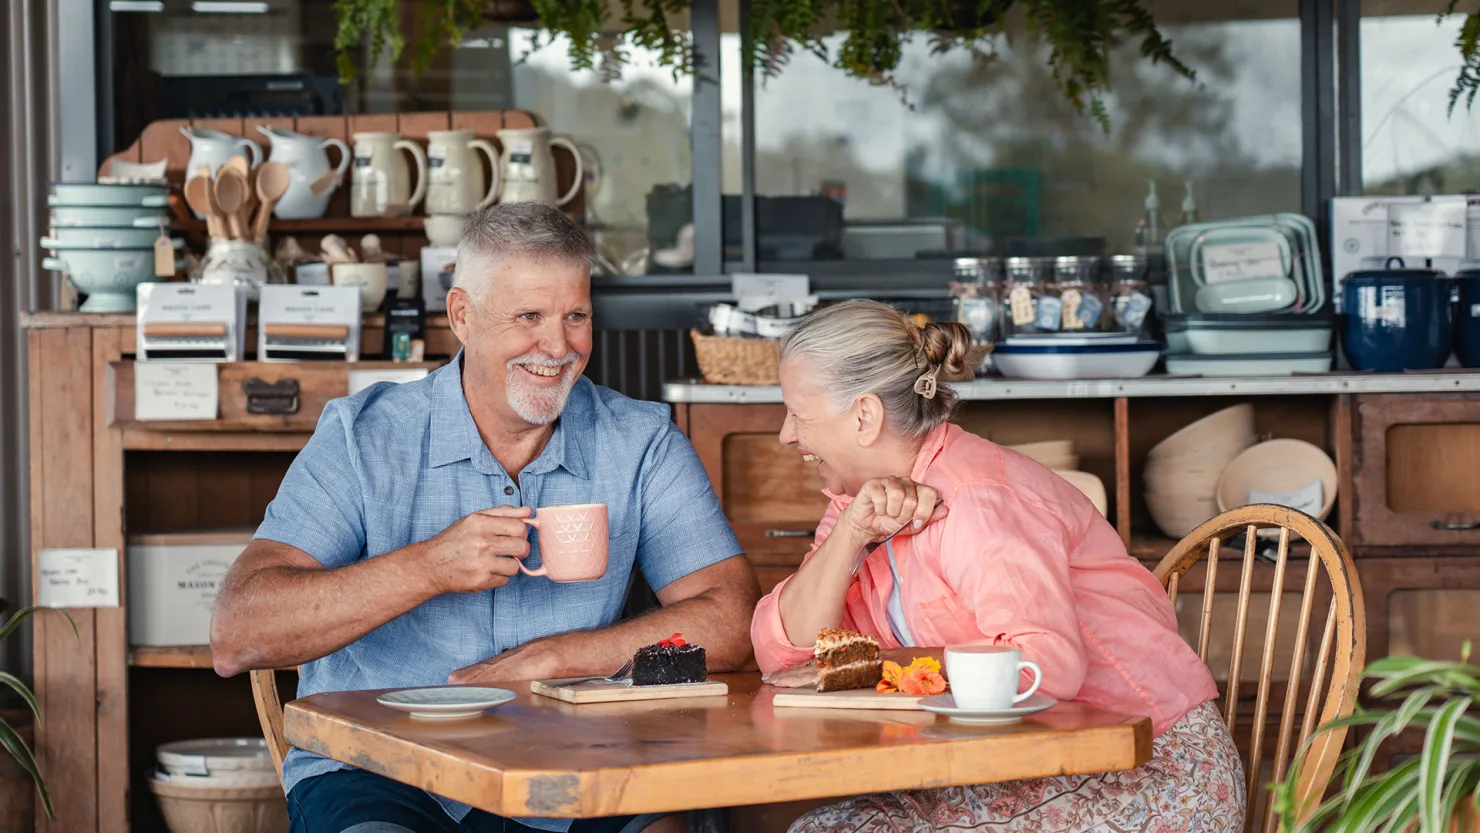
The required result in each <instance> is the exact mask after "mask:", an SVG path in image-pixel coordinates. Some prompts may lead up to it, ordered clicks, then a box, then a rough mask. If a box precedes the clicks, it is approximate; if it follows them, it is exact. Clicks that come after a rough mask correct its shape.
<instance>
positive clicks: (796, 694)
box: [771, 688, 924, 709]
mask: <svg viewBox="0 0 1480 833" xmlns="http://www.w3.org/2000/svg"><path fill="white" fill-rule="evenodd" d="M922 699H924V698H923V697H921V696H919V695H915V694H900V693H899V692H889V693H887V694H885V693H882V692H878V691H874V690H873V689H870V688H860V689H854V690H851V691H818V690H817V689H815V688H783V689H777V690H776V697H775V699H773V700H772V701H771V703H772V705H774V706H776V707H777V708H784V707H787V706H793V707H799V708H808V709H919V708H920V705H919V704H920V700H922Z"/></svg>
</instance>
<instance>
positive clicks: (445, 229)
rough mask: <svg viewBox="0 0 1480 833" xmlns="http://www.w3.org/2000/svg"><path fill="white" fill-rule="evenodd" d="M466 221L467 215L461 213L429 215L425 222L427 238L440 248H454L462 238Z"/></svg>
mask: <svg viewBox="0 0 1480 833" xmlns="http://www.w3.org/2000/svg"><path fill="white" fill-rule="evenodd" d="M466 221H467V217H464V216H463V215H461V214H432V215H429V216H428V217H427V218H426V221H425V223H424V227H425V229H426V234H427V240H429V241H431V244H432V245H433V246H437V247H439V248H444V249H451V248H454V247H456V246H457V244H458V243H459V242H461V240H462V230H463V223H464V222H466Z"/></svg>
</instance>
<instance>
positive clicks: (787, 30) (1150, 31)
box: [334, 0, 1195, 126]
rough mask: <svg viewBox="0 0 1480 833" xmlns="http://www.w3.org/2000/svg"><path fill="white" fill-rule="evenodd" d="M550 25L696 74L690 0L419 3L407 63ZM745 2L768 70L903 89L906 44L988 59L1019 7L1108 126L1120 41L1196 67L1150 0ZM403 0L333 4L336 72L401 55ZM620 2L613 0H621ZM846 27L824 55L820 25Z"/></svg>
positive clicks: (1052, 62)
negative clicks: (805, 64) (492, 34)
mask: <svg viewBox="0 0 1480 833" xmlns="http://www.w3.org/2000/svg"><path fill="white" fill-rule="evenodd" d="M526 2H527V3H528V5H529V6H530V7H531V9H532V10H533V12H534V14H535V16H536V17H537V18H538V22H539V23H540V25H541V26H543V28H544V30H545V33H546V35H545V40H543V41H542V42H548V40H549V39H551V38H554V37H555V36H564V37H566V38H568V39H569V41H570V56H571V63H572V65H573V67H574V68H576V69H599V70H601V71H602V73H603V75H605V76H606V77H608V78H614V77H618V76H620V74H621V68H622V66H623V65H624V64H625V63H626V62H627V59H628V52H627V50H629V49H630V48H631V47H633V46H637V47H642V48H644V49H648V50H652V51H654V52H656V53H657V56H658V61H659V63H660V64H661V65H662V66H667V67H670V68H672V69H673V71H674V73H675V74H683V73H692V72H693V56H692V50H691V48H690V46H691V44H690V38H689V33H688V32H687V31H686V30H684V29H682V28H679V27H678V26H675V25H674V21H675V20H677V19H679V18H681V16H682V15H683V14H684V13H685V12H687V10H688V7H689V0H621V3H620V8H621V12H620V14H619V15H614V14H613V13H612V9H610V8H609V7H608V4H607V2H606V0H423V2H422V3H420V4H419V5H418V7H417V8H418V10H421V9H426V10H429V11H430V12H431V13H430V14H427V15H425V16H422V17H419V24H420V25H419V29H420V37H419V39H418V44H417V50H416V52H415V55H414V60H413V61H412V69H413V71H415V72H420V71H422V70H424V69H425V68H426V67H427V66H428V65H429V64H430V62H431V59H432V57H433V56H434V55H435V54H436V53H437V52H438V50H440V49H441V48H442V47H443V46H444V45H445V44H447V43H452V44H454V45H455V44H458V43H459V42H460V41H461V38H462V35H463V33H464V32H466V31H467V30H469V29H472V28H474V27H476V26H478V25H479V24H481V23H482V22H483V21H484V20H486V19H489V20H492V19H497V20H509V19H513V18H517V17H520V16H521V15H519V14H518V13H517V8H511V7H518V6H521V5H523V4H524V3H526ZM743 2H746V3H747V8H748V13H749V16H748V20H749V23H748V29H749V31H748V34H749V35H750V37H749V38H747V39H746V40H745V41H744V45H745V47H744V49H742V55H741V61H742V62H743V66H744V67H745V69H747V70H750V69H756V68H758V69H760V70H761V72H762V74H763V75H764V76H768V77H769V76H774V75H776V74H777V73H779V72H780V71H781V69H782V68H783V67H784V66H785V65H786V63H787V61H788V60H789V59H790V58H791V56H792V55H793V54H794V53H795V52H796V51H797V49H798V48H800V49H802V50H804V51H808V52H812V53H814V54H816V55H818V56H820V57H822V58H823V59H824V60H827V61H829V62H830V63H831V64H832V65H833V66H834V67H836V68H837V69H839V70H841V71H842V72H844V73H846V74H847V75H849V76H852V77H855V78H861V79H865V80H867V81H869V82H871V83H875V84H885V85H889V86H892V87H895V88H896V89H899V85H898V83H897V82H896V79H895V75H894V73H895V70H896V69H897V68H898V66H899V62H900V59H901V58H902V57H903V55H904V44H905V43H906V42H907V41H910V40H912V39H913V38H915V37H917V36H921V35H924V36H926V37H928V38H929V40H930V43H931V48H932V50H933V51H934V52H937V53H940V52H946V51H950V50H954V49H962V50H969V51H971V52H972V53H973V54H976V55H980V56H983V57H989V56H990V54H991V51H992V49H993V48H994V46H993V44H994V38H995V37H996V36H997V35H998V34H999V33H1001V31H1002V27H1003V23H1004V20H1005V18H1006V15H1007V12H1008V10H1009V9H1011V8H1013V7H1017V8H1019V9H1021V11H1022V16H1023V19H1024V21H1025V22H1026V24H1027V27H1028V29H1029V30H1030V31H1031V32H1032V33H1033V34H1035V35H1037V36H1038V37H1040V38H1042V40H1043V41H1044V42H1045V43H1046V44H1047V46H1048V47H1049V53H1048V63H1049V66H1050V68H1051V69H1052V70H1053V77H1054V81H1055V83H1056V84H1057V85H1058V88H1059V90H1060V92H1061V93H1063V95H1064V96H1065V97H1066V98H1067V99H1068V100H1069V101H1070V102H1072V103H1073V104H1074V106H1075V108H1076V109H1078V110H1079V111H1080V112H1083V111H1084V110H1085V109H1086V108H1088V109H1089V110H1090V111H1091V112H1092V113H1093V114H1094V116H1095V117H1096V118H1097V119H1098V120H1099V121H1100V122H1101V124H1102V125H1107V126H1108V123H1109V116H1108V113H1107V110H1106V108H1105V105H1104V103H1103V97H1104V95H1105V94H1106V93H1108V92H1109V90H1110V52H1111V50H1112V49H1113V48H1114V47H1115V46H1116V45H1117V44H1119V43H1121V42H1123V41H1126V40H1129V39H1139V41H1140V52H1141V55H1142V56H1143V57H1145V58H1147V59H1149V60H1151V61H1152V62H1153V63H1165V64H1166V65H1167V66H1169V67H1171V68H1172V69H1173V70H1174V71H1175V72H1177V73H1179V74H1181V75H1183V76H1186V77H1187V78H1188V79H1193V78H1195V73H1194V72H1193V71H1192V69H1190V68H1189V67H1187V66H1186V65H1185V64H1183V63H1182V61H1181V60H1180V59H1178V58H1177V57H1176V56H1175V55H1174V54H1173V53H1172V45H1171V42H1170V41H1169V40H1167V39H1166V38H1165V37H1163V36H1162V34H1161V32H1160V31H1159V30H1158V29H1157V27H1156V22H1155V21H1154V20H1153V18H1152V16H1151V13H1150V12H1149V11H1147V9H1146V7H1145V0H743ZM401 5H402V0H336V2H335V4H334V9H335V14H336V18H337V32H336V35H335V41H334V45H335V48H336V50H337V52H338V58H339V68H340V74H341V75H342V76H343V77H344V78H345V79H346V80H348V79H350V78H353V77H354V75H355V67H356V61H355V52H356V50H358V49H359V47H360V44H361V43H362V42H363V41H364V40H365V38H366V37H368V40H369V47H370V63H371V64H374V63H375V62H376V61H377V60H378V59H379V57H380V56H381V55H382V54H384V53H386V52H389V54H390V56H391V58H392V60H398V59H399V58H400V56H401V54H402V51H403V50H404V48H405V46H406V41H405V37H404V36H403V34H402V31H401ZM614 5H616V4H614ZM830 28H836V29H838V30H842V31H846V32H847V35H846V36H845V37H844V39H843V41H842V43H841V44H839V45H838V46H837V48H836V49H835V50H829V48H828V45H827V43H826V42H825V41H824V40H823V38H822V37H821V36H820V35H819V32H821V31H824V30H827V29H830Z"/></svg>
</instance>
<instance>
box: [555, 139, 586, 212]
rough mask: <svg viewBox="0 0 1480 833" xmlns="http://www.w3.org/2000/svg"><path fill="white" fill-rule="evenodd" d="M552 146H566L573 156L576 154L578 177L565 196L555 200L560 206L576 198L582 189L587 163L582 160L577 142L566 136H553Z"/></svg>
mask: <svg viewBox="0 0 1480 833" xmlns="http://www.w3.org/2000/svg"><path fill="white" fill-rule="evenodd" d="M550 147H562V148H565V149H566V150H568V151H570V155H571V156H574V157H575V158H576V178H575V180H574V181H572V182H571V184H570V190H569V191H566V192H565V196H563V197H561V198H560V199H558V200H556V201H555V205H556V206H557V207H558V206H562V205H565V204H566V203H568V202H570V201H571V200H573V199H575V198H576V192H577V191H579V190H581V180H583V179H585V177H586V165H585V163H584V162H582V161H581V150H580V148H578V147H576V143H575V142H572V141H571V140H569V139H567V138H565V137H564V136H554V137H552V138H551V139H550Z"/></svg>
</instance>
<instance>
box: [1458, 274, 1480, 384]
mask: <svg viewBox="0 0 1480 833" xmlns="http://www.w3.org/2000/svg"><path fill="white" fill-rule="evenodd" d="M1454 282H1455V284H1457V285H1458V287H1459V306H1458V307H1456V308H1455V310H1454V354H1455V355H1456V356H1458V357H1459V363H1460V364H1462V365H1464V366H1465V367H1480V269H1464V270H1462V271H1460V272H1457V273H1455V275H1454Z"/></svg>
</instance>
